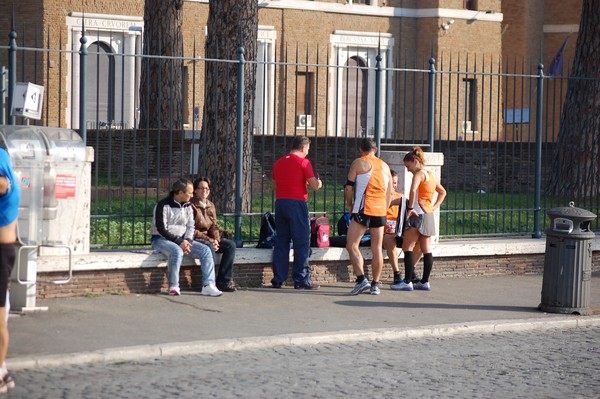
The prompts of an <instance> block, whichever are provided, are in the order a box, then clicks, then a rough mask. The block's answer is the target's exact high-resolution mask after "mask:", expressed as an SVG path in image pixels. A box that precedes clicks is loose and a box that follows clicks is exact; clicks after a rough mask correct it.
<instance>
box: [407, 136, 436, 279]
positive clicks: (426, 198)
mask: <svg viewBox="0 0 600 399" xmlns="http://www.w3.org/2000/svg"><path fill="white" fill-rule="evenodd" d="M404 166H406V169H407V170H408V171H409V172H410V173H412V174H413V179H412V183H411V185H410V195H409V198H408V207H407V208H406V209H407V211H406V222H405V223H404V240H403V242H402V250H403V251H404V271H405V274H404V281H402V282H401V283H400V284H399V285H398V290H400V291H412V290H413V289H416V290H425V291H429V290H431V285H430V284H429V276H430V275H431V270H432V269H433V254H432V253H431V251H432V250H431V237H432V236H434V235H435V221H434V219H433V212H434V211H435V210H436V209H437V208H439V207H440V205H442V202H444V198H446V189H445V188H444V187H443V186H442V185H441V184H440V183H439V182H438V181H436V180H435V178H434V177H433V173H431V171H429V170H427V169H425V155H424V154H423V150H422V149H421V148H420V147H415V148H414V149H413V150H412V151H411V152H409V153H408V154H406V155H405V156H404ZM436 193H437V197H436V198H435V202H433V201H434V197H435V194H436ZM417 242H418V243H419V245H420V246H421V250H422V251H423V276H422V278H421V281H419V282H417V283H415V284H414V286H413V283H412V281H410V280H408V279H407V276H411V275H412V273H413V271H414V264H413V249H414V248H415V245H416V244H417Z"/></svg>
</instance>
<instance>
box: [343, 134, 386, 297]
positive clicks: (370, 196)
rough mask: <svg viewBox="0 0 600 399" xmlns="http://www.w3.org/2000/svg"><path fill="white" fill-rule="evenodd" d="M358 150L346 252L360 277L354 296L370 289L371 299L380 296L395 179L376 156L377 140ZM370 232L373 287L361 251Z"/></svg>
mask: <svg viewBox="0 0 600 399" xmlns="http://www.w3.org/2000/svg"><path fill="white" fill-rule="evenodd" d="M358 150H359V151H360V154H361V157H360V158H356V159H355V160H354V161H353V162H352V165H350V171H349V172H348V181H347V182H346V185H345V186H344V194H345V198H346V205H347V206H348V211H349V212H350V215H351V218H350V226H349V227H348V236H347V238H346V249H347V250H348V254H349V255H350V262H351V263H352V269H353V270H354V274H355V275H356V285H355V286H354V288H353V289H352V291H351V292H350V295H358V294H360V293H361V292H363V291H366V290H369V289H370V292H371V295H379V293H380V290H379V277H380V275H381V269H382V267H383V251H382V249H381V246H382V242H383V231H384V227H385V223H386V219H387V218H386V214H387V209H388V208H389V206H390V202H391V200H392V191H393V187H392V176H391V173H390V167H389V166H388V165H387V164H386V163H385V162H383V161H382V160H381V159H379V158H377V157H376V156H375V153H376V152H377V147H376V145H375V141H374V140H373V139H369V138H364V139H362V140H361V142H360V146H359V148H358ZM353 194H354V195H353ZM367 229H369V231H370V234H371V253H372V256H373V257H372V260H371V268H372V269H373V270H372V271H373V281H372V282H371V283H369V281H368V280H367V279H366V278H365V272H364V259H363V257H362V254H361V253H360V249H359V244H360V239H361V238H362V236H363V235H364V234H365V233H366V231H367Z"/></svg>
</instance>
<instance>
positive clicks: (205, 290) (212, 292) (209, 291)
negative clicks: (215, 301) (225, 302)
mask: <svg viewBox="0 0 600 399" xmlns="http://www.w3.org/2000/svg"><path fill="white" fill-rule="evenodd" d="M221 294H223V293H222V292H221V291H219V289H218V288H217V287H216V286H215V285H214V284H209V285H205V286H204V287H202V295H204V296H221Z"/></svg>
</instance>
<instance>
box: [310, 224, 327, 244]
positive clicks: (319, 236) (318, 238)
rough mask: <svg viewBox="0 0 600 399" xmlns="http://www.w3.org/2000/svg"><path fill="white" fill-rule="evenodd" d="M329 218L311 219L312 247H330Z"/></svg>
mask: <svg viewBox="0 0 600 399" xmlns="http://www.w3.org/2000/svg"><path fill="white" fill-rule="evenodd" d="M329 229H330V227H329V218H328V217H327V216H319V217H318V218H311V219H310V246H311V247H319V248H325V247H328V246H329Z"/></svg>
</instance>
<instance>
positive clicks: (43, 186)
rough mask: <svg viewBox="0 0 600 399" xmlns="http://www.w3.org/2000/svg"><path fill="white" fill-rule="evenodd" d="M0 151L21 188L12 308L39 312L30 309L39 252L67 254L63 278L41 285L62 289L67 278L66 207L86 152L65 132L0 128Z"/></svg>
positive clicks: (70, 230)
mask: <svg viewBox="0 0 600 399" xmlns="http://www.w3.org/2000/svg"><path fill="white" fill-rule="evenodd" d="M0 147H2V148H5V149H6V150H7V151H8V153H9V155H10V158H11V162H12V165H13V169H14V171H15V174H16V176H17V179H18V180H19V181H20V188H21V203H20V204H19V217H18V223H17V235H18V241H19V244H20V245H18V250H17V260H16V262H15V267H14V269H13V273H12V284H11V302H12V307H13V308H14V309H17V310H21V311H34V310H39V309H40V308H36V306H35V299H36V283H37V281H38V279H37V257H38V255H39V254H40V252H41V250H42V248H46V249H54V250H56V251H62V253H64V252H65V251H66V252H68V254H69V265H68V266H67V269H68V277H67V278H64V279H60V280H52V281H47V282H51V283H56V284H61V283H62V284H64V283H67V282H69V281H70V279H71V276H72V269H71V252H72V250H73V245H72V241H73V240H72V235H73V234H74V231H75V230H76V229H75V228H74V227H73V226H74V224H75V221H76V212H74V210H73V206H72V204H71V202H74V199H75V197H76V194H77V191H78V190H80V189H81V188H80V187H81V186H83V185H82V184H81V182H82V176H83V172H84V166H85V162H86V147H85V144H84V143H83V141H82V139H81V137H80V136H79V134H77V132H75V131H73V130H70V129H60V128H48V127H40V126H5V125H0Z"/></svg>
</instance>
